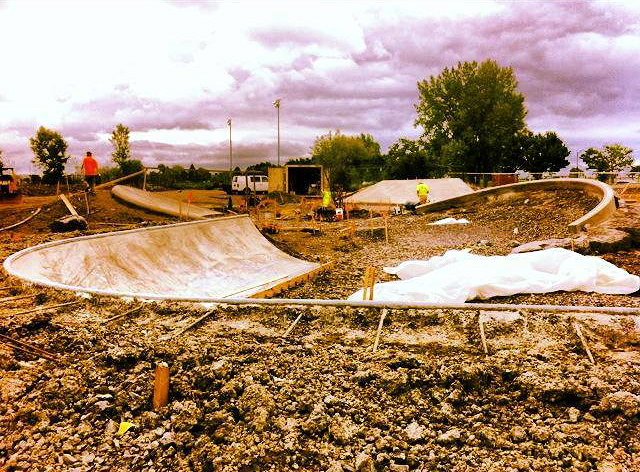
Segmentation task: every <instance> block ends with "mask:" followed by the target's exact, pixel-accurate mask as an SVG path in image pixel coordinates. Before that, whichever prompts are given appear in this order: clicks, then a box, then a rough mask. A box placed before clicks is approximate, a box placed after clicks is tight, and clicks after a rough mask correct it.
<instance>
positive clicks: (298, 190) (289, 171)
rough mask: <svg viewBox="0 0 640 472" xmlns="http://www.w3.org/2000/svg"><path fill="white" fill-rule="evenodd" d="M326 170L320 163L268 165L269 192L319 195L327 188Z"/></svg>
mask: <svg viewBox="0 0 640 472" xmlns="http://www.w3.org/2000/svg"><path fill="white" fill-rule="evenodd" d="M326 172H327V171H325V169H324V168H323V167H322V166H320V165H302V164H300V165H287V166H280V167H269V193H272V192H285V193H293V194H296V195H321V194H322V192H323V191H324V190H325V189H328V188H329V179H328V176H327V173H326Z"/></svg>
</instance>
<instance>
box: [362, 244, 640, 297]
mask: <svg viewBox="0 0 640 472" xmlns="http://www.w3.org/2000/svg"><path fill="white" fill-rule="evenodd" d="M384 270H385V272H387V273H389V274H395V275H397V276H398V277H399V278H400V279H402V280H398V281H394V282H385V283H379V284H376V286H375V289H374V299H375V300H385V301H423V302H432V303H463V302H465V301H467V300H473V299H477V298H479V299H486V298H491V297H496V296H508V295H514V294H516V293H547V292H555V291H558V290H564V291H567V292H571V291H577V290H581V291H584V292H598V293H609V294H628V293H633V292H636V291H638V290H639V289H640V278H639V277H638V276H637V275H631V274H629V273H628V272H627V271H625V270H623V269H620V268H618V267H616V266H614V265H613V264H611V263H609V262H607V261H605V260H603V259H600V258H599V257H594V256H583V255H581V254H578V253H575V252H572V251H569V250H567V249H561V248H553V249H545V250H543V251H536V252H528V253H524V254H509V255H508V256H480V255H476V254H471V253H470V252H469V251H468V250H465V251H457V250H451V251H447V252H445V253H444V254H443V255H442V256H436V257H432V258H431V259H429V260H426V261H406V262H403V263H401V264H400V265H398V266H397V267H392V268H385V269H384ZM349 300H362V290H359V291H358V292H356V293H354V294H353V295H351V296H350V297H349Z"/></svg>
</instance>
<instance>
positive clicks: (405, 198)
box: [344, 178, 473, 206]
mask: <svg viewBox="0 0 640 472" xmlns="http://www.w3.org/2000/svg"><path fill="white" fill-rule="evenodd" d="M418 182H423V183H425V184H427V186H428V187H429V202H431V203H433V202H439V201H440V200H446V199H448V198H453V197H459V196H460V195H466V194H468V193H473V189H472V188H471V187H469V186H468V185H467V184H466V183H464V182H463V181H462V179H459V178H447V179H417V180H382V181H380V182H378V183H376V184H373V185H371V186H369V187H365V188H363V189H362V190H359V191H357V192H356V193H354V194H353V195H351V196H349V197H347V198H345V199H344V202H345V203H348V204H358V205H365V206H366V205H367V204H378V205H385V204H388V205H404V204H405V203H418V196H417V195H416V185H417V184H418Z"/></svg>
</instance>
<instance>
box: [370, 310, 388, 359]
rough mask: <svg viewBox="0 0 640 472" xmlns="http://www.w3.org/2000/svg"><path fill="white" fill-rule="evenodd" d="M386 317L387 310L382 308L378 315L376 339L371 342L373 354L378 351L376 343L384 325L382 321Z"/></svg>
mask: <svg viewBox="0 0 640 472" xmlns="http://www.w3.org/2000/svg"><path fill="white" fill-rule="evenodd" d="M386 316H387V309H386V308H383V309H382V313H381V314H380V321H379V322H378V331H376V339H375V341H374V342H373V352H376V351H377V350H378V342H379V341H380V333H382V325H383V324H384V319H385V318H386Z"/></svg>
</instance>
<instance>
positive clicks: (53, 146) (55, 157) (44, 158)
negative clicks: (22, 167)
mask: <svg viewBox="0 0 640 472" xmlns="http://www.w3.org/2000/svg"><path fill="white" fill-rule="evenodd" d="M29 145H30V147H31V150H32V151H33V154H34V155H35V157H36V159H35V163H36V164H37V165H38V166H39V167H40V168H41V169H42V181H43V182H44V183H47V184H53V183H56V182H59V181H60V179H61V178H62V176H63V175H64V165H65V164H66V162H67V160H69V156H67V155H66V152H67V143H66V141H65V140H64V139H62V135H61V134H60V133H58V132H57V131H53V130H50V129H47V128H45V127H44V126H41V127H40V128H39V129H38V131H37V132H36V135H35V136H34V137H33V138H30V139H29Z"/></svg>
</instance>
